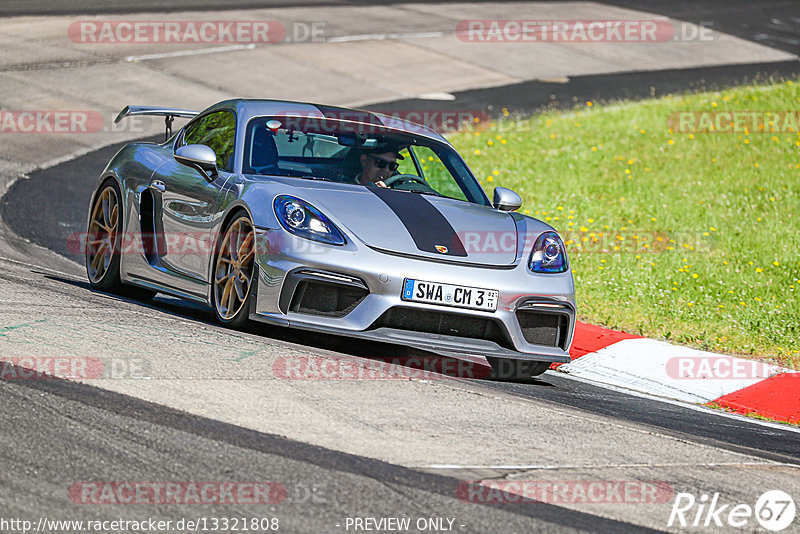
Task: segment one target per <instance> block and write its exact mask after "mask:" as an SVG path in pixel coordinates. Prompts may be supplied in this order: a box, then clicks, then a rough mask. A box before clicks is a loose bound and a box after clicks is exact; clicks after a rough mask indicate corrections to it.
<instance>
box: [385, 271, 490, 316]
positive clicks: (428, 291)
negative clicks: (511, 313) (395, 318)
mask: <svg viewBox="0 0 800 534" xmlns="http://www.w3.org/2000/svg"><path fill="white" fill-rule="evenodd" d="M499 296H500V292H499V291H497V290H496V289H483V288H479V287H467V286H456V285H450V284H439V283H437V282H426V281H424V280H413V279H410V278H406V279H405V282H404V283H403V294H402V295H401V298H402V299H403V300H408V301H411V302H427V303H430V304H441V305H443V306H452V307H454V308H469V309H472V310H486V311H495V310H497V299H498V297H499Z"/></svg>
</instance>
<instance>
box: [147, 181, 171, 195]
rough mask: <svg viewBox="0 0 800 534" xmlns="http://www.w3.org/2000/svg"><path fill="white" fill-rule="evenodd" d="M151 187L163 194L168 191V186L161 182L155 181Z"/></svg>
mask: <svg viewBox="0 0 800 534" xmlns="http://www.w3.org/2000/svg"><path fill="white" fill-rule="evenodd" d="M150 185H151V186H153V189H158V190H159V191H161V192H162V193H163V192H164V191H166V190H167V186H166V185H165V184H164V182H162V181H161V180H153V182H152V183H151V184H150Z"/></svg>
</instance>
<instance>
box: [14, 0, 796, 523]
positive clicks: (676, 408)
mask: <svg viewBox="0 0 800 534" xmlns="http://www.w3.org/2000/svg"><path fill="white" fill-rule="evenodd" d="M443 3H446V2H443ZM399 4H400V3H395V2H387V3H385V5H386V6H394V7H397V5H399ZM402 4H410V5H414V4H420V5H423V4H427V2H413V1H412V2H403V3H402ZM502 4H508V3H507V2H500V3H498V5H502ZM607 4H608V5H611V6H616V7H620V8H633V9H638V10H641V11H647V12H650V13H656V14H662V15H666V16H670V17H674V18H677V19H681V20H686V21H691V22H694V23H696V24H703V25H707V26H710V27H712V28H713V29H714V30H716V31H720V32H724V33H726V34H730V35H734V36H736V37H738V38H740V39H743V40H746V41H749V42H753V43H758V44H761V45H764V46H766V47H768V48H770V49H775V50H779V51H781V52H785V53H789V54H795V55H796V54H798V53H800V24H797V23H796V21H798V20H800V9H798V4H797V3H796V2H788V1H775V2H763V3H757V2H752V3H738V4H733V3H731V2H720V1H717V0H713V1H710V2H705V3H698V2H694V1H690V0H685V1H680V2H671V3H669V5H667V3H664V2H655V1H652V2H651V1H645V2H633V1H627V0H616V1H611V2H607ZM131 5H132V4H131V3H130V2H120V1H117V0H113V1H103V2H100V1H96V0H74V1H71V2H70V1H49V2H42V1H40V0H27V1H23V0H10V1H6V2H3V3H2V5H0V16H1V17H14V16H26V15H32V14H35V15H53V16H56V15H70V16H72V15H75V16H77V15H85V16H87V17H88V16H90V15H93V14H122V13H131V12H132V11H133V8H132V7H131ZM353 5H357V6H364V8H365V9H367V8H368V7H370V6H372V7H373V8H375V9H376V10H379V9H383V8H382V7H375V6H374V5H372V3H370V2H366V1H365V2H344V1H342V2H336V1H330V0H320V1H319V2H315V1H313V0H308V1H302V2H299V3H295V2H285V1H283V0H277V1H264V0H236V1H234V2H232V3H223V2H218V1H216V0H204V1H199V2H198V1H188V0H171V1H168V2H167V1H162V0H141V1H140V2H138V3H136V5H135V12H139V11H147V12H168V11H174V10H186V11H190V10H191V11H201V10H215V9H255V8H261V7H269V8H284V7H286V8H303V7H304V8H308V9H316V8H320V9H322V8H324V9H331V10H335V9H337V8H339V7H348V6H349V7H352V6H353ZM387 8H388V7H387ZM401 8H402V9H406V7H401ZM420 9H424V6H423V7H420ZM381 16H383V15H381ZM565 18H568V17H565ZM776 21H777V22H776ZM791 21H795V22H791ZM367 29H369V28H367ZM422 29H424V28H422ZM365 31H366V30H365ZM2 33H3V32H2V28H1V27H0V34H2ZM37 68H39V67H37ZM43 68H46V69H52V70H54V71H57V70H58V67H57V66H53V65H51V64H49V63H48V66H47V67H43ZM15 69H17V67H14V69H9V70H12V71H14V72H17V70H19V69H17V70H15ZM153 70H157V71H158V72H159V75H161V72H162V70H163V69H161V67H158V68H155V69H153ZM0 74H2V71H0ZM798 74H800V62H798V61H797V59H796V58H795V59H791V60H782V61H775V60H764V61H755V62H751V63H738V64H723V65H710V66H702V67H692V68H670V69H661V70H650V71H647V70H634V71H626V72H620V73H613V74H603V73H601V74H586V75H574V76H573V75H571V76H569V80H568V83H564V82H563V81H559V82H557V81H545V80H525V81H521V82H517V83H507V84H506V83H503V84H500V83H498V84H495V85H494V86H492V87H485V88H467V89H460V90H453V91H451V92H452V94H453V96H455V100H454V101H431V100H426V99H423V98H417V97H414V96H413V95H411V96H409V97H408V98H396V99H394V100H391V101H385V102H374V103H370V104H369V105H368V106H367V107H373V108H376V109H381V110H386V109H398V110H402V109H415V110H424V109H434V110H446V109H448V106H452V107H453V109H456V107H457V106H460V108H461V109H464V108H469V109H486V110H489V111H490V112H493V113H496V112H497V110H499V109H500V108H501V107H506V108H507V109H509V110H512V111H515V112H518V113H521V114H529V113H533V112H535V111H537V110H540V109H544V108H548V107H569V106H571V105H572V104H573V103H574V102H577V101H583V100H596V101H611V100H616V99H638V98H645V97H650V96H653V95H662V94H667V93H682V92H684V91H690V90H691V91H693V90H699V89H714V88H721V87H726V86H731V85H736V84H740V83H749V82H751V81H754V80H756V81H758V80H764V79H767V78H769V77H770V76H775V77H796V76H797V75H798ZM2 83H3V82H2V81H0V84H2ZM6 83H10V82H8V81H7V80H6ZM112 85H113V84H112V83H111V82H105V83H104V84H103V85H102V87H98V91H99V92H103V91H106V90H109V91H110V90H111V87H112ZM0 87H2V85H0ZM3 98H4V97H3V96H2V91H0V108H3V107H6V106H4V105H3V104H4V102H3ZM127 103H138V102H121V103H120V104H122V105H124V104H127ZM141 103H145V104H149V103H153V102H141ZM40 105H41V104H40ZM51 105H55V104H51ZM120 107H121V106H120ZM151 133H152V132H151ZM148 139H152V140H156V139H160V137H158V138H154V137H148ZM47 142H48V143H49V142H51V141H50V140H48V141H47ZM122 144H123V143H121V142H120V143H116V144H113V145H109V146H104V147H102V148H96V147H94V146H90V144H89V143H86V146H83V145H81V146H80V147H77V148H79V149H76V150H74V152H75V153H79V155H78V156H77V157H74V158H72V157H70V158H67V160H66V161H63V162H60V163H57V164H54V165H49V166H47V167H46V168H43V169H37V170H33V171H32V172H28V171H27V170H26V171H25V172H24V173H19V174H24V175H23V176H22V178H21V179H17V177H16V176H14V179H9V178H8V176H9V175H4V174H2V173H0V178H2V179H3V180H5V181H3V180H0V186H3V188H2V189H0V193H2V192H5V194H4V195H3V196H2V198H1V199H0V230H2V233H1V234H0V301H1V302H2V303H3V308H2V309H0V350H2V353H3V357H4V358H7V357H8V358H12V359H14V361H17V362H19V361H23V360H24V358H25V357H27V356H43V357H52V356H54V355H56V356H64V357H75V356H84V355H90V356H92V357H95V356H96V357H98V358H108V359H109V361H115V362H133V361H140V362H144V364H145V365H146V370H147V372H146V373H145V376H138V375H137V376H127V375H126V376H124V377H121V378H119V379H111V378H109V377H105V376H104V377H101V378H98V379H81V380H61V379H53V380H0V444H2V446H0V461H2V464H3V469H2V470H0V505H2V510H1V511H0V532H14V531H15V530H13V529H11V528H8V527H6V526H4V523H2V521H3V520H4V519H6V520H8V519H11V518H18V519H25V520H30V521H32V522H33V524H34V525H36V522H37V521H39V520H40V518H47V519H77V520H90V519H97V520H109V519H121V520H141V519H145V518H148V517H152V518H157V519H158V520H171V521H173V523H175V522H177V521H179V520H186V519H198V518H201V517H206V518H225V517H227V518H235V517H239V518H252V517H257V518H268V519H271V518H278V519H279V522H280V529H279V530H280V531H284V532H315V533H317V532H320V533H321V532H354V531H366V530H370V529H366V528H361V529H359V528H356V527H354V526H353V525H352V523H351V522H349V521H351V520H352V519H353V518H393V517H407V518H411V519H412V524H413V523H414V522H415V521H417V520H418V519H439V518H444V519H446V520H451V521H452V523H447V521H445V522H444V523H443V524H442V526H441V528H436V527H434V526H433V525H435V523H430V524H429V525H428V527H427V528H419V529H417V530H415V529H414V528H412V529H410V530H409V531H414V532H416V531H423V532H434V531H447V530H452V531H456V532H476V533H478V532H509V533H510V532H575V531H585V532H640V531H641V532H656V531H664V530H669V531H672V530H675V529H676V527H675V526H671V527H668V526H667V519H668V518H669V516H670V509H671V506H672V504H671V502H670V501H662V502H659V503H656V504H651V503H638V502H635V501H631V502H617V501H613V500H609V501H605V502H599V503H590V504H586V503H585V502H574V501H573V502H564V501H559V500H558V499H552V500H550V501H548V502H526V503H516V502H503V503H488V504H487V503H475V502H470V501H469V499H464V498H463V493H462V492H461V488H462V485H463V483H464V482H465V481H478V480H482V481H487V480H493V481H500V482H509V481H511V482H513V481H536V482H537V483H544V482H559V481H561V482H564V481H567V482H568V483H569V484H578V485H579V484H580V483H588V482H591V481H597V480H605V481H625V480H628V481H660V482H661V483H663V484H666V485H668V486H669V487H670V491H672V492H674V493H676V494H677V493H678V492H687V493H691V494H693V495H695V496H698V497H699V496H700V495H701V494H707V495H712V494H714V493H715V492H717V493H720V495H721V497H720V499H721V502H725V503H740V502H741V503H749V504H750V505H753V504H754V503H755V502H756V499H757V498H758V497H759V495H761V494H763V493H764V492H765V491H767V490H772V489H780V490H783V491H786V492H788V493H789V494H791V495H793V496H795V500H796V502H798V505H800V501H797V498H800V430H798V429H797V428H796V427H789V426H785V425H779V424H774V423H769V422H764V421H758V420H754V419H749V418H745V417H740V416H735V415H728V414H720V413H718V412H714V411H712V410H710V409H707V408H704V407H700V406H693V405H687V404H684V403H679V402H673V401H669V400H667V399H659V398H655V397H650V396H646V395H638V394H631V393H626V392H623V391H620V390H617V389H611V388H606V387H602V386H600V385H597V384H591V383H587V382H584V381H579V380H577V379H575V378H571V377H570V376H567V375H564V374H562V373H557V372H553V371H549V372H547V373H546V374H545V375H543V376H542V377H540V378H539V379H538V380H531V381H523V382H492V381H486V380H475V379H462V378H454V377H443V376H439V377H436V378H433V379H431V378H427V379H413V380H364V381H354V380H351V381H338V382H337V381H316V382H315V381H308V380H306V381H304V380H280V379H278V378H276V377H275V376H274V373H273V369H274V367H273V365H274V362H275V361H276V359H280V358H283V357H307V356H316V357H322V358H331V359H344V360H348V361H350V360H356V361H360V362H374V361H378V360H380V359H383V358H387V357H403V356H409V355H412V356H414V355H419V353H417V352H414V351H410V350H406V349H404V348H402V347H396V346H391V345H384V344H379V343H368V342H363V341H354V340H351V339H348V338H344V337H338V336H328V335H322V334H309V333H306V332H300V331H296V330H289V329H283V328H277V327H268V326H265V325H261V324H251V325H249V326H248V327H247V328H246V329H245V330H243V331H231V330H228V329H225V328H222V327H220V326H218V325H216V324H215V322H214V320H213V313H212V312H211V311H210V310H208V309H205V308H203V307H201V306H198V305H195V304H192V303H188V302H184V301H181V300H179V299H175V298H171V297H167V296H163V295H159V296H158V297H157V298H156V299H154V300H153V301H152V302H148V303H142V302H138V301H135V300H130V299H125V298H118V297H114V296H111V295H104V294H100V293H95V292H92V291H90V289H89V286H88V283H87V281H86V279H85V273H84V271H83V267H82V258H81V256H80V254H77V253H76V252H77V250H76V249H75V248H74V246H73V244H72V241H71V240H70V238H69V236H71V235H77V234H79V233H81V232H84V231H85V224H86V210H87V208H88V201H89V195H90V194H91V192H92V190H93V188H94V187H95V185H96V183H97V182H96V180H97V177H98V175H99V173H100V171H101V170H102V168H103V167H104V165H105V163H106V162H107V161H108V160H109V158H110V157H111V156H112V155H113V154H114V153H115V152H116V151H117V150H118V149H119V147H120V146H122ZM43 146H44V145H43ZM30 147H31V148H30V149H29V150H31V151H36V150H38V149H39V148H38V147H37V146H35V145H30ZM19 159H21V158H19V157H17V156H15V157H10V156H6V155H5V154H3V153H2V152H0V163H3V162H10V163H11V164H14V165H16V164H17V163H18V160H19ZM31 161H34V160H33V159H31ZM46 161H49V159H48V160H46ZM14 168H16V167H14ZM20 168H22V169H23V170H25V169H27V167H23V166H20ZM0 170H2V169H0ZM7 182H9V183H10V182H13V183H11V186H10V187H9V188H8V189H7V191H6V190H5V184H6V183H7ZM1 369H2V371H3V373H5V376H8V374H9V373H17V374H23V375H24V374H25V372H26V370H25V369H24V363H20V364H18V365H14V366H12V367H9V365H8V364H4V365H3V367H2V368H1ZM0 374H2V373H0ZM104 481H105V482H106V483H110V482H115V481H116V482H121V481H128V482H131V481H133V482H145V481H147V482H149V483H154V482H155V483H158V482H160V481H164V482H169V481H184V482H200V481H203V482H215V481H217V482H225V481H238V482H240V483H248V482H249V483H253V482H257V483H264V482H272V483H277V484H278V485H280V486H281V487H283V488H284V490H285V494H284V495H283V497H282V498H280V499H278V500H277V502H273V503H271V504H266V505H265V504H260V505H259V504H248V502H247V501H246V500H243V501H241V502H239V503H236V504H229V503H212V504H203V505H198V504H195V503H189V504H157V505H148V504H137V505H126V504H125V503H115V504H107V505H93V504H92V503H90V502H89V503H87V502H86V501H85V500H84V501H81V499H80V497H79V496H78V491H77V490H74V488H75V487H83V486H82V485H84V486H85V485H86V484H93V483H103V482H104ZM45 524H46V523H45ZM448 525H449V526H448ZM40 526H41V525H40ZM445 526H447V527H448V528H445ZM747 528H748V530H754V531H756V530H757V529H758V523H756V522H755V520H753V522H752V523H750V524H749V525H748V526H747ZM729 529H730V527H728V530H729ZM374 530H375V531H378V529H374ZM688 530H692V529H691V526H690V528H689V529H688ZM40 531H44V532H73V531H74V532H80V531H82V530H79V529H74V530H72V529H68V528H56V527H52V526H51V527H49V528H47V527H45V528H43V529H40ZM108 531H115V530H108ZM133 531H137V532H151V530H147V529H145V528H139V529H135V530H133ZM169 531H170V532H172V531H175V532H177V531H181V532H188V531H202V530H199V529H194V530H192V529H188V528H184V529H182V530H178V529H173V530H169ZM217 531H219V532H233V531H234V530H232V529H227V530H223V529H217ZM263 531H266V530H263ZM379 531H382V532H390V531H401V530H398V529H389V528H385V529H382V530H379ZM693 531H697V532H717V531H726V530H725V529H714V528H713V526H712V527H711V528H702V526H701V527H696V528H695V529H694V530H693ZM799 531H800V522H798V521H797V520H796V522H795V523H794V524H793V525H792V527H790V528H789V529H787V530H785V532H799Z"/></svg>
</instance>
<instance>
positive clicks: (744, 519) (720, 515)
mask: <svg viewBox="0 0 800 534" xmlns="http://www.w3.org/2000/svg"><path fill="white" fill-rule="evenodd" d="M796 513H797V509H796V507H795V503H794V500H793V499H792V497H791V496H790V495H789V494H788V493H786V492H785V491H781V490H770V491H766V492H764V493H763V494H762V495H761V496H760V497H759V498H758V499H757V500H756V502H755V505H754V506H751V505H750V504H746V503H736V504H734V503H724V502H722V501H721V500H720V497H719V493H714V495H713V496H711V497H709V495H707V494H703V495H701V496H700V498H699V499H698V498H695V496H694V495H692V494H691V493H678V494H676V495H675V502H674V503H673V505H672V512H671V513H670V514H669V521H667V526H668V527H681V529H686V528H691V527H695V528H715V527H735V528H747V529H751V528H756V525H755V524H754V521H753V519H755V521H758V524H759V525H760V526H761V528H764V529H766V530H769V531H771V532H780V531H781V530H784V529H786V528H788V527H789V526H790V525H792V522H793V521H794V518H795V514H796Z"/></svg>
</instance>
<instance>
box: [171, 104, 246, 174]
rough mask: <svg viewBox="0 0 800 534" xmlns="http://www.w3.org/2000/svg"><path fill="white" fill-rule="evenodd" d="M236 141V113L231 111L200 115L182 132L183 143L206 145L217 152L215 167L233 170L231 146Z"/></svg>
mask: <svg viewBox="0 0 800 534" xmlns="http://www.w3.org/2000/svg"><path fill="white" fill-rule="evenodd" d="M235 142H236V115H234V114H233V112H232V111H215V112H214V113H209V114H208V115H206V116H205V117H201V118H200V119H198V120H196V121H195V122H193V123H192V124H190V125H189V126H187V128H186V131H185V132H184V134H183V144H184V145H206V146H208V147H211V148H212V149H213V150H214V152H215V153H216V154H217V167H219V168H220V169H225V170H226V171H232V170H233V147H234V143H235Z"/></svg>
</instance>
